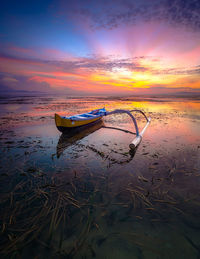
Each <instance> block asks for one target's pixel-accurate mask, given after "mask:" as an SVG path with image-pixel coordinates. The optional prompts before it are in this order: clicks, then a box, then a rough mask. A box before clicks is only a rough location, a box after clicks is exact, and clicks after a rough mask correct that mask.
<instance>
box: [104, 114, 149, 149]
mask: <svg viewBox="0 0 200 259" xmlns="http://www.w3.org/2000/svg"><path fill="white" fill-rule="evenodd" d="M131 112H139V113H141V114H142V115H143V116H144V117H145V119H146V121H147V123H146V125H145V126H144V128H143V129H142V131H141V132H139V129H138V125H137V121H136V119H135V117H134V116H133V115H132V113H131ZM117 113H118V114H119V113H126V114H128V115H129V116H130V117H131V119H132V121H133V123H134V126H135V130H136V137H135V138H134V140H133V141H132V142H131V144H130V145H129V147H130V149H132V150H134V149H136V148H137V147H138V145H139V144H140V142H141V141H142V136H143V135H144V132H145V130H146V129H147V127H148V126H149V123H150V121H151V118H147V116H146V115H145V114H144V112H142V111H141V110H131V111H128V110H114V111H111V112H105V113H104V116H107V115H111V114H117Z"/></svg>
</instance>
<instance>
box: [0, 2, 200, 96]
mask: <svg viewBox="0 0 200 259" xmlns="http://www.w3.org/2000/svg"><path fill="white" fill-rule="evenodd" d="M0 89H1V91H12V90H25V91H41V92H47V93H61V94H62V93H65V94H69V95H134V94H177V93H183V92H184V93H195V94H198V95H199V94H200V1H199V0H151V1H149V0H112V1H111V0H101V1H98V0H66V1H64V0H63V1H59V0H57V1H54V0H48V1H47V0H43V1H37V0H34V1H32V0H29V1H27V0H26V1H20V0H18V1H17V0H16V1H3V2H2V3H1V8H0Z"/></svg>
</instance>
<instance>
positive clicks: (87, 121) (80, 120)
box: [55, 108, 151, 149]
mask: <svg viewBox="0 0 200 259" xmlns="http://www.w3.org/2000/svg"><path fill="white" fill-rule="evenodd" d="M132 112H139V113H141V114H142V115H143V116H144V117H145V119H146V121H147V123H146V125H145V127H144V128H143V129H142V131H141V132H139V129H138V125H137V121H136V119H135V117H134V116H133V115H132ZM119 113H126V114H128V115H129V116H130V117H131V119H132V121H133V123H134V126H135V130H136V133H135V134H136V137H135V139H134V140H133V141H132V143H131V144H130V145H129V147H130V149H135V148H137V146H138V145H139V144H140V142H141V140H142V137H143V134H144V132H145V130H146V129H147V127H148V126H149V123H150V121H151V119H150V118H147V116H146V115H145V114H144V112H142V111H141V110H131V111H129V110H114V111H106V109H105V108H102V109H97V110H93V111H91V112H88V113H83V114H77V115H73V116H69V117H65V116H60V115H58V114H55V123H56V126H57V128H58V130H59V131H61V132H62V133H69V132H73V131H77V130H81V129H83V128H85V127H89V126H91V125H93V124H95V123H96V122H98V121H99V120H101V119H102V118H103V117H104V116H108V115H111V114H119Z"/></svg>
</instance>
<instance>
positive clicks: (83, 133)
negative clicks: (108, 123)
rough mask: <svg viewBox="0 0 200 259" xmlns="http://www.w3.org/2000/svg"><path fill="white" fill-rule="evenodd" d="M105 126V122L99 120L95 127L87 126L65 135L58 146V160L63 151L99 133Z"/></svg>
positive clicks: (94, 124)
mask: <svg viewBox="0 0 200 259" xmlns="http://www.w3.org/2000/svg"><path fill="white" fill-rule="evenodd" d="M103 126H104V123H103V121H101V120H99V121H97V122H95V123H93V125H90V126H85V128H84V127H81V129H80V128H77V129H74V130H73V131H71V132H68V133H63V134H62V135H61V136H60V138H59V141H58V144H57V158H59V157H60V156H61V154H62V153H63V151H64V150H65V149H66V148H68V147H69V146H71V145H73V144H75V143H76V142H77V141H78V140H81V139H83V138H84V137H87V136H88V135H90V134H91V133H93V132H95V131H97V130H98V129H100V128H102V127H103Z"/></svg>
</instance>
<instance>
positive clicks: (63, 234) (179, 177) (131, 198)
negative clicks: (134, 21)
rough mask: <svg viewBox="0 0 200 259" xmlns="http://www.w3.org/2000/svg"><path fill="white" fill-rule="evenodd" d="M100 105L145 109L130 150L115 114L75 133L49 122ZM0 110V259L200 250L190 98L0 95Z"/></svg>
mask: <svg viewBox="0 0 200 259" xmlns="http://www.w3.org/2000/svg"><path fill="white" fill-rule="evenodd" d="M103 107H105V108H106V109H107V110H108V111H112V110H115V109H126V110H131V109H134V108H136V109H141V110H142V111H144V112H145V113H146V114H147V117H151V123H150V125H149V127H148V129H147V130H146V132H145V134H144V137H143V139H142V142H141V144H140V145H139V147H138V149H137V150H136V152H131V151H130V150H129V144H130V143H131V142H132V140H133V139H134V137H135V135H134V134H133V133H134V132H135V129H134V126H133V123H132V121H131V119H130V118H129V117H128V116H127V115H124V114H119V115H111V116H108V117H105V118H104V120H103V122H100V123H98V124H97V125H94V126H92V127H91V129H88V130H85V131H83V132H80V133H78V134H76V135H75V136H73V135H72V136H64V135H62V134H61V133H60V132H59V131H58V130H57V128H56V126H55V122H54V114H55V113H58V114H60V115H63V116H70V115H74V114H79V113H83V112H88V111H91V110H93V109H98V108H103ZM134 115H135V116H136V118H137V121H138V125H139V129H140V130H141V129H142V128H143V127H144V125H145V120H144V118H143V117H142V116H141V115H139V114H134ZM0 118H1V132H0V144H1V145H0V146H1V153H0V159H1V166H0V178H1V183H0V195H1V199H0V202H1V205H0V207H1V213H0V223H1V243H0V246H1V247H0V248H1V249H0V250H1V256H2V257H3V258H46V257H47V256H49V257H50V258H115V259H118V258H148V259H149V258H198V257H199V256H200V245H199V244H200V235H199V234H200V220H199V214H200V100H199V99H198V98H196V99H195V98H172V97H165V98H163V97H162V98H158V97H157V98H156V97H120V98H117V97H112V98H111V97H64V96H62V97H60V96H50V95H49V96H47V95H41V96H39V95H38V96H37V95H36V96H6V97H1V98H0ZM113 128H117V129H113ZM119 129H123V130H127V132H124V131H121V130H119ZM128 131H129V132H128Z"/></svg>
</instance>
